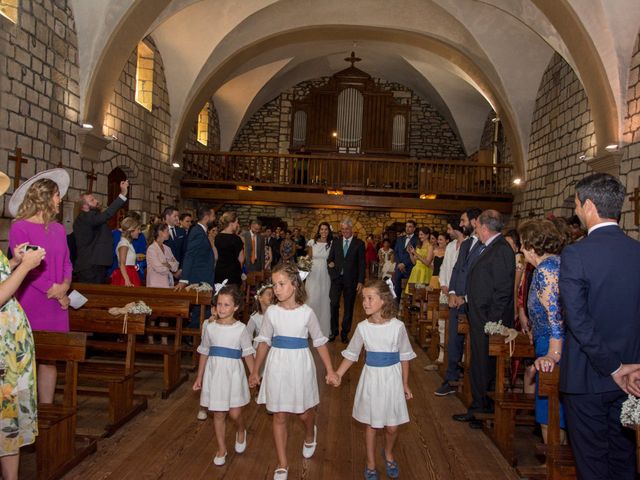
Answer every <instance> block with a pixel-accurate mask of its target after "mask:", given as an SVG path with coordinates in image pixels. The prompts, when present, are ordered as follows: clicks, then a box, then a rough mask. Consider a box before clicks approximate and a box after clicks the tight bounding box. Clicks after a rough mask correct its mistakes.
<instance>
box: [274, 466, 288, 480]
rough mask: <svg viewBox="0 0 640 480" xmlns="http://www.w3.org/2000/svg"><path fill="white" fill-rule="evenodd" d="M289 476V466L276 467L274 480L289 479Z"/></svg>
mask: <svg viewBox="0 0 640 480" xmlns="http://www.w3.org/2000/svg"><path fill="white" fill-rule="evenodd" d="M288 476H289V469H288V468H276V471H275V472H273V480H287V477H288Z"/></svg>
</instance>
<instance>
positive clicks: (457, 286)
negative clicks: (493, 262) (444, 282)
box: [449, 237, 473, 296]
mask: <svg viewBox="0 0 640 480" xmlns="http://www.w3.org/2000/svg"><path fill="white" fill-rule="evenodd" d="M472 243H473V239H472V237H467V238H465V239H464V240H463V241H462V244H461V245H460V250H458V259H457V260H456V263H455V265H454V266H453V270H452V271H451V278H450V279H449V292H450V293H451V292H455V294H456V295H460V296H464V295H466V294H467V276H468V275H469V270H470V269H471V267H472V266H473V262H472V263H470V264H469V263H468V262H467V259H468V257H469V251H470V250H471V244H472Z"/></svg>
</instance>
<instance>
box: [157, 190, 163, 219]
mask: <svg viewBox="0 0 640 480" xmlns="http://www.w3.org/2000/svg"><path fill="white" fill-rule="evenodd" d="M156 198H157V199H158V213H159V214H160V215H162V200H164V195H162V192H160V193H159V194H158V196H157V197H156Z"/></svg>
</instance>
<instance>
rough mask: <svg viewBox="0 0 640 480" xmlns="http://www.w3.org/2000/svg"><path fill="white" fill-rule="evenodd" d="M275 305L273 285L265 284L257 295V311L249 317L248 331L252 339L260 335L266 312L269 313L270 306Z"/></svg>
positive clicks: (255, 303) (255, 304)
mask: <svg viewBox="0 0 640 480" xmlns="http://www.w3.org/2000/svg"><path fill="white" fill-rule="evenodd" d="M272 304H273V285H271V284H270V283H265V284H264V285H262V286H261V287H260V288H258V291H257V292H256V295H255V302H254V305H253V306H254V309H255V311H254V312H253V313H252V314H251V316H250V317H249V321H248V322H247V331H248V332H249V336H250V337H251V338H253V337H255V336H257V335H258V334H259V333H260V327H261V326H262V319H263V318H264V312H266V311H267V308H269V305H272Z"/></svg>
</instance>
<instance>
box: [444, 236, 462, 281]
mask: <svg viewBox="0 0 640 480" xmlns="http://www.w3.org/2000/svg"><path fill="white" fill-rule="evenodd" d="M458 244H459V242H458V240H457V239H456V240H453V241H451V242H449V244H448V245H447V248H446V249H445V251H444V259H443V260H442V265H441V266H440V277H439V279H440V285H441V286H443V287H448V286H449V280H451V273H452V272H453V267H454V266H455V264H456V260H458V253H459V252H460V249H459V248H458Z"/></svg>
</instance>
